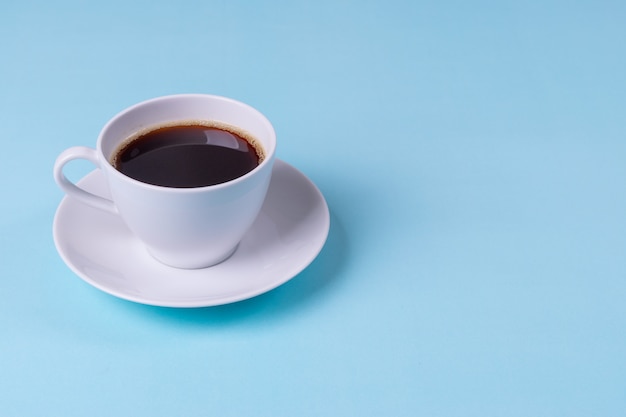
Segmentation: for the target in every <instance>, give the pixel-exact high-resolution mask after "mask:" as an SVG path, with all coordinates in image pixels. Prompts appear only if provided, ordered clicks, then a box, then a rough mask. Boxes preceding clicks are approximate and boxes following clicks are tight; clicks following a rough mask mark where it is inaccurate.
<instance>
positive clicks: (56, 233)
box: [52, 158, 330, 308]
mask: <svg viewBox="0 0 626 417" xmlns="http://www.w3.org/2000/svg"><path fill="white" fill-rule="evenodd" d="M274 165H275V168H274V169H276V167H280V165H283V166H284V167H285V168H286V169H288V170H290V171H292V172H291V175H298V176H299V177H300V180H302V181H306V182H307V184H308V185H309V186H310V190H311V192H312V193H314V194H315V196H316V200H318V202H319V203H321V207H320V208H319V209H318V210H322V211H323V213H322V212H320V214H321V215H322V216H323V218H322V219H321V220H322V222H321V223H320V224H321V225H322V227H323V229H321V230H320V232H319V234H317V235H316V239H319V245H317V246H316V247H314V248H312V249H311V250H310V251H309V253H308V256H307V257H305V258H303V259H301V261H300V265H298V266H297V267H296V268H294V269H293V270H291V271H289V272H288V273H286V274H284V276H281V277H280V278H278V279H276V280H273V281H271V282H270V283H269V284H268V285H263V286H259V287H255V288H246V290H245V291H241V292H239V293H234V294H231V295H227V296H213V295H211V294H206V295H204V296H200V297H199V298H198V299H195V298H194V299H189V298H186V299H184V300H177V299H165V298H158V299H155V298H145V297H141V296H136V295H133V294H130V293H127V292H124V291H121V290H119V289H116V288H111V287H109V286H106V285H103V284H102V283H100V282H99V281H98V280H97V279H95V278H93V277H91V276H89V275H88V274H86V273H84V271H82V270H80V269H79V268H78V267H76V266H75V264H74V262H73V260H72V259H71V257H70V256H69V255H68V254H67V253H65V251H64V250H63V248H62V242H63V241H65V240H67V239H64V238H62V232H61V226H60V224H59V223H60V221H59V217H60V216H61V213H62V212H63V210H64V208H65V207H67V206H68V205H70V204H77V205H78V204H80V202H76V201H71V200H70V199H71V197H70V196H68V195H65V196H64V197H63V198H62V200H61V201H60V203H59V204H58V206H57V209H56V211H55V215H54V219H53V227H52V229H53V230H52V232H53V233H52V234H53V240H54V245H55V248H56V250H57V253H58V254H59V256H60V257H61V259H62V260H63V262H64V263H65V265H66V266H67V267H69V269H70V270H71V271H72V272H74V274H76V275H77V276H78V277H79V278H80V279H81V280H83V281H85V282H86V283H88V284H89V285H91V286H93V287H95V288H97V289H98V290H100V291H102V292H105V293H107V294H109V295H112V296H114V297H117V298H120V299H124V300H127V301H131V302H135V303H138V304H144V305H151V306H157V307H172V308H202V307H213V306H219V305H226V304H232V303H235V302H239V301H244V300H247V299H250V298H254V297H257V296H259V295H262V294H265V293H267V292H269V291H271V290H273V289H275V288H278V287H280V286H281V285H284V284H285V283H287V282H288V281H290V280H291V279H293V278H295V277H296V276H298V275H299V274H300V273H301V272H302V271H304V270H305V269H306V268H307V267H308V266H309V265H310V264H311V263H312V262H313V261H314V260H315V259H316V258H317V257H318V256H319V254H320V252H321V251H322V249H323V248H324V246H325V244H326V241H327V239H328V235H329V232H330V210H329V208H328V203H327V202H326V199H325V198H324V195H323V194H322V192H321V191H320V189H319V188H318V187H317V185H316V184H315V183H314V182H313V181H311V179H309V178H308V177H307V176H306V175H305V174H304V173H302V172H301V171H300V170H298V169H297V168H295V167H294V166H293V165H291V164H289V163H287V162H285V161H283V160H281V159H278V158H276V159H275V162H274ZM99 175H102V173H101V172H99V170H98V169H97V168H96V169H94V170H92V171H90V172H89V173H87V174H85V175H84V176H83V177H82V178H81V179H80V180H78V181H77V184H78V185H82V184H84V182H86V181H89V180H90V179H91V178H92V177H96V176H99ZM152 261H153V262H155V263H157V262H158V261H156V260H152ZM229 261H232V260H231V259H227V260H226V261H224V262H229ZM166 268H171V270H172V272H173V274H175V273H176V272H179V271H180V270H179V269H177V268H173V267H166ZM205 269H206V268H205Z"/></svg>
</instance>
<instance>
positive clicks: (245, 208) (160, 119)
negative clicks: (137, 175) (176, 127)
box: [55, 94, 276, 269]
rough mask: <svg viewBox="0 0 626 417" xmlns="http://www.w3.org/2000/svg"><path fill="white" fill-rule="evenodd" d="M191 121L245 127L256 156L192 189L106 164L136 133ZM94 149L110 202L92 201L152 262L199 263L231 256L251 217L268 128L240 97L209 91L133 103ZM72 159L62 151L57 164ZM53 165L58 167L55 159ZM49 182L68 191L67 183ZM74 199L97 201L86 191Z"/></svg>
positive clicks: (271, 152)
mask: <svg viewBox="0 0 626 417" xmlns="http://www.w3.org/2000/svg"><path fill="white" fill-rule="evenodd" d="M192 121H199V122H205V121H209V122H218V123H221V124H225V125H230V126H233V127H235V128H237V129H238V130H243V131H245V132H247V134H248V135H250V136H252V137H253V138H254V139H255V140H256V142H257V144H258V145H260V147H261V148H262V149H263V153H264V158H263V159H262V160H261V161H260V163H259V165H258V166H256V168H254V169H252V170H251V171H250V172H248V173H247V174H245V175H243V176H240V177H238V178H236V179H233V180H231V181H227V182H224V183H221V184H216V185H210V186H204V187H195V188H173V187H163V186H158V185H152V184H148V183H144V182H140V181H137V180H135V179H133V178H130V177H128V176H126V175H124V174H122V173H121V172H120V171H118V170H117V169H116V168H115V167H114V166H113V164H112V162H111V161H112V158H113V157H114V155H115V153H116V152H118V150H119V149H120V147H121V146H123V144H124V143H125V142H126V141H128V138H130V137H132V136H134V135H135V136H136V134H137V132H141V131H145V130H146V129H148V130H150V129H152V128H153V127H157V126H162V125H165V124H167V125H171V124H172V123H177V122H184V123H187V122H192ZM77 148H80V147H77ZM71 149H72V148H70V149H69V150H67V151H66V152H69V151H70V150H71ZM95 153H96V159H97V165H98V166H99V167H100V168H101V169H102V171H103V173H104V177H105V179H106V182H107V184H108V186H109V188H110V191H111V196H112V200H113V201H112V203H111V204H109V203H110V202H104V203H103V202H100V203H101V204H100V206H99V207H98V208H101V209H105V210H110V211H113V212H116V213H118V214H119V216H120V217H121V218H122V219H123V221H124V222H125V223H126V225H127V226H128V228H129V229H130V230H131V231H132V232H133V234H134V235H135V236H136V237H137V238H138V239H139V240H141V241H142V242H143V244H144V245H145V246H146V248H147V250H148V252H149V253H150V254H151V255H152V256H153V257H154V258H156V259H157V260H159V261H160V262H162V263H164V264H166V265H169V266H173V267H177V268H188V269H192V268H204V267H208V266H211V265H215V264H217V263H220V262H222V261H224V260H225V259H227V258H228V257H229V256H230V255H232V253H233V252H234V251H235V250H236V248H237V245H238V243H239V241H240V240H241V239H242V238H243V236H244V235H245V233H246V231H247V230H248V229H249V228H250V226H251V225H252V224H253V223H254V220H255V219H256V217H257V215H258V213H259V211H260V209H261V206H262V204H263V201H264V199H265V195H266V192H267V189H268V186H269V182H270V179H271V173H272V166H273V163H274V159H275V153H276V134H275V132H274V129H273V127H272V125H271V123H270V122H269V121H268V120H267V118H266V117H265V116H263V115H262V114H261V113H260V112H259V111H257V110H255V109H254V108H252V107H250V106H248V105H246V104H244V103H241V102H238V101H236V100H232V99H229V98H225V97H219V96H212V95H201V94H187V95H175V96H166V97H160V98H156V99H152V100H148V101H146V102H143V103H139V104H137V105H134V106H132V107H130V108H128V109H126V110H124V111H122V112H121V113H119V114H118V115H116V116H115V117H113V118H112V119H111V120H110V121H109V122H108V123H107V124H106V125H105V127H104V128H103V129H102V131H101V133H100V136H99V138H98V142H97V146H96V150H95ZM70 154H71V152H70ZM78 157H81V156H78ZM82 157H83V158H86V159H89V157H88V156H82ZM75 158H76V156H75V157H74V158H72V155H69V156H66V158H65V159H66V161H65V162H67V160H69V159H75ZM58 165H61V168H62V165H63V163H58ZM55 169H56V168H55ZM65 180H66V179H65ZM57 182H59V183H60V185H61V186H62V188H63V189H64V190H65V191H66V192H67V193H68V194H69V195H72V194H73V190H72V187H71V186H67V185H66V184H65V185H62V184H61V183H63V181H57ZM74 188H76V187H75V186H74ZM83 193H85V192H84V191H83ZM78 197H80V198H81V199H82V200H83V202H86V203H87V204H91V205H94V206H98V204H92V203H93V202H92V201H90V197H88V196H87V197H86V196H84V195H83V196H78ZM94 197H95V196H94Z"/></svg>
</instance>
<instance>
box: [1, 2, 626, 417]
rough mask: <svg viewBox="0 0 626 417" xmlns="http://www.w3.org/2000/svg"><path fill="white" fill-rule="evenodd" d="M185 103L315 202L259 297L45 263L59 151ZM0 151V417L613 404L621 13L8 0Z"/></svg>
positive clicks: (405, 411)
mask: <svg viewBox="0 0 626 417" xmlns="http://www.w3.org/2000/svg"><path fill="white" fill-rule="evenodd" d="M185 92H197V93H213V94H220V95H226V96H230V97H233V98H236V99H239V100H242V101H245V102H247V103H249V104H251V105H253V106H255V107H257V108H258V109H259V110H261V111H262V112H264V113H265V114H266V115H267V116H268V117H269V118H270V119H271V120H272V122H273V123H274V125H275V127H276V130H277V132H278V137H279V140H280V145H279V146H280V148H279V153H278V156H279V158H281V159H283V160H285V161H287V162H289V163H290V164H292V165H294V166H296V167H297V168H298V169H300V170H301V171H303V172H304V173H305V174H306V175H307V176H309V178H311V179H312V180H313V181H314V182H315V183H316V184H317V185H318V186H319V188H320V189H321V190H322V192H323V193H324V195H325V196H326V198H327V201H328V204H329V207H330V210H331V220H332V226H331V231H330V235H329V239H328V242H327V244H326V246H325V248H324V250H323V251H322V253H321V254H320V256H319V257H318V258H317V260H316V261H315V262H314V263H313V264H312V265H311V266H310V267H309V268H308V269H306V270H305V271H304V272H303V273H301V274H300V275H299V276H297V277H296V278H295V279H294V280H292V281H290V282H289V283H287V284H286V285H284V286H282V287H280V288H278V289H276V290H274V291H272V292H270V293H268V294H266V295H263V296H259V297H257V298H254V299H251V300H248V301H244V302H240V303H237V304H233V305H228V306H223V307H217V308H206V309H195V310H177V309H167V308H157V307H149V306H143V305H139V304H134V303H131V302H127V301H123V300H119V299H117V298H114V297H112V296H110V295H108V294H105V293H102V292H100V291H98V290H96V289H94V288H92V287H91V286H89V285H88V284H86V283H84V282H83V281H82V280H80V279H79V278H78V277H76V276H75V275H74V274H73V273H72V272H71V271H70V270H69V269H68V268H67V267H66V266H65V264H64V263H63V262H62V260H61V259H60V257H59V256H58V254H57V252H56V250H55V247H54V244H53V241H52V235H51V230H52V219H53V215H54V212H55V210H56V207H57V205H58V204H59V202H60V201H61V199H62V197H63V194H62V193H61V191H60V190H59V189H58V188H57V187H56V185H55V184H54V182H53V180H52V164H53V162H54V159H55V157H56V156H57V154H58V153H60V152H61V151H62V150H63V149H65V148H66V147H69V146H72V145H88V146H93V145H94V144H95V140H96V136H97V134H98V132H99V130H100V128H101V127H102V126H103V125H104V123H105V122H106V121H107V120H108V119H109V118H110V117H112V116H113V115H114V114H115V113H117V112H118V111H120V110H122V109H124V108H125V107H127V106H129V105H131V104H134V103H136V102H139V101H142V100H144V99H148V98H152V97H156V96H160V95H165V94H172V93H185ZM0 140H1V146H2V147H1V155H2V156H1V161H0V170H1V171H0V185H1V190H2V199H1V200H0V201H1V202H0V210H1V212H0V245H1V248H0V249H1V253H2V255H1V256H2V258H1V262H0V296H1V298H0V338H1V339H0V415H2V416H3V417H4V416H66V417H70V416H208V415H214V416H321V415H342V416H417V415H423V416H566V415H567V416H592V415H593V416H624V415H626V302H625V301H626V3H624V2H623V1H618V0H615V1H598V0H593V1H562V2H560V1H544V0H532V1H493V2H489V1H460V0H458V1H453V0H442V1H422V0H415V1H414V0H407V1H395V0H390V1H351V0H341V1H336V0H315V1H310V2H290V1H265V2H261V1H243V0H236V1H226V0H221V1H175V2H174V1H170V2H166V1H160V0H156V1H154V0H151V1H147V0H146V1H127V0H123V1H122V0H111V1H99V2H96V1H93V2H89V1H86V0H82V1H81V0H74V1H72V0H59V1H29V0H4V1H3V2H2V3H1V5H0ZM90 169H91V167H90V166H89V165H88V164H85V165H84V166H82V165H80V164H76V165H73V166H72V167H71V168H70V169H69V171H70V172H69V174H70V176H72V177H73V178H74V179H78V178H80V176H82V175H83V174H84V173H86V172H88V171H89V170H90ZM94 238H96V237H94Z"/></svg>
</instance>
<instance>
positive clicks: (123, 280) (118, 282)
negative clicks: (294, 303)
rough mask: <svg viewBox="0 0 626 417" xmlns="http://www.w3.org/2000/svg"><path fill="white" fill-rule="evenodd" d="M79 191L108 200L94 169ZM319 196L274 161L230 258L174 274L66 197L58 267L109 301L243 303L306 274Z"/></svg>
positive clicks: (319, 221)
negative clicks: (255, 212) (258, 206)
mask: <svg viewBox="0 0 626 417" xmlns="http://www.w3.org/2000/svg"><path fill="white" fill-rule="evenodd" d="M79 185H80V186H81V187H82V188H84V189H86V190H88V191H91V192H93V193H95V194H98V195H101V196H105V197H108V196H109V192H108V187H107V185H106V183H105V182H104V178H103V176H102V174H101V173H100V171H99V170H95V171H93V172H91V173H89V174H87V175H86V176H85V177H84V178H83V179H82V180H80V182H79ZM329 227H330V216H329V212H328V206H327V204H326V201H325V200H324V196H323V195H322V193H321V192H320V191H319V190H318V189H317V187H316V186H315V184H313V183H312V182H311V181H310V180H309V179H308V178H307V177H306V176H304V174H302V173H301V172H300V171H298V170H297V169H295V168H294V167H292V166H291V165H289V164H287V163H285V162H283V161H280V160H276V162H275V164H274V170H273V173H272V182H271V184H270V188H269V191H268V194H267V197H266V200H265V203H264V205H263V208H262V210H261V213H260V214H259V217H258V218H257V220H256V222H255V223H254V225H253V226H252V228H251V229H250V231H249V232H248V233H247V234H246V236H245V237H244V238H243V240H242V241H241V243H240V244H239V247H238V248H237V250H236V252H235V253H234V254H233V255H232V256H231V257H230V258H229V259H228V260H226V261H224V262H222V263H221V264H219V265H216V266H213V267H210V268H205V269H196V270H185V269H176V268H171V267H168V266H165V265H163V264H161V263H159V262H158V261H156V260H154V259H153V258H152V257H151V256H150V255H149V254H148V252H147V251H146V250H145V249H144V247H143V246H142V244H141V243H140V242H139V241H137V239H136V238H135V237H134V236H133V235H132V234H131V233H130V231H129V230H128V228H127V227H126V226H125V225H124V223H123V222H122V220H121V219H120V218H119V217H117V216H115V215H112V214H109V213H106V212H104V211H101V210H97V209H94V208H91V207H88V206H86V205H84V204H82V203H80V202H78V201H76V200H74V199H72V198H69V197H67V196H66V197H65V198H64V199H63V201H61V204H60V205H59V207H58V209H57V212H56V215H55V218H54V225H53V234H54V242H55V245H56V247H57V250H58V251H59V254H60V255H61V258H63V260H64V261H65V263H66V264H67V265H68V266H69V267H70V269H72V271H74V272H75V273H76V274H78V276H80V277H81V278H82V279H83V280H85V281H86V282H88V283H89V284H91V285H93V286H94V287H96V288H98V289H100V290H102V291H105V292H107V293H109V294H112V295H114V296H117V297H120V298H124V299H126V300H130V301H135V302H138V303H143V304H151V305H158V306H168V307H206V306H214V305H219V304H227V303H232V302H235V301H240V300H244V299H247V298H251V297H254V296H256V295H259V294H262V293H264V292H267V291H269V290H271V289H273V288H276V287H278V286H279V285H281V284H284V283H285V282H287V281H288V280H290V279H291V278H293V277H294V276H296V275H297V274H298V273H299V272H301V271H302V270H303V269H304V268H306V267H307V266H308V265H309V264H310V263H311V262H312V261H313V259H315V257H316V256H317V255H318V254H319V252H320V250H321V249H322V247H323V246H324V243H325V242H326V238H327V236H328V230H329Z"/></svg>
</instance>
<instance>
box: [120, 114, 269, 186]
mask: <svg viewBox="0 0 626 417" xmlns="http://www.w3.org/2000/svg"><path fill="white" fill-rule="evenodd" d="M184 123H185V122H181V124H178V125H168V126H162V127H158V128H155V129H154V130H150V131H147V132H145V133H140V134H139V135H137V136H136V137H134V138H131V139H129V140H128V141H127V142H126V144H124V145H122V147H121V148H120V149H119V150H118V151H117V152H116V153H115V156H114V158H113V161H112V163H113V165H114V166H115V168H116V169H117V170H118V171H120V172H122V173H123V174H125V175H127V176H129V177H131V178H134V179H136V180H138V181H141V182H145V183H148V184H153V185H160V186H164V187H177V188H192V187H204V186H207V185H215V184H220V183H223V182H227V181H230V180H233V179H235V178H238V177H241V176H242V175H245V174H247V173H248V172H250V171H252V170H253V169H254V168H255V167H256V166H258V165H259V163H260V162H261V161H262V160H263V151H262V149H261V148H260V147H259V145H258V144H257V143H256V141H255V140H254V138H252V137H249V135H247V134H245V133H244V132H240V131H238V129H236V128H231V127H230V126H226V125H222V124H217V123H209V122H207V123H206V124H201V123H198V122H189V124H184Z"/></svg>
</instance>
